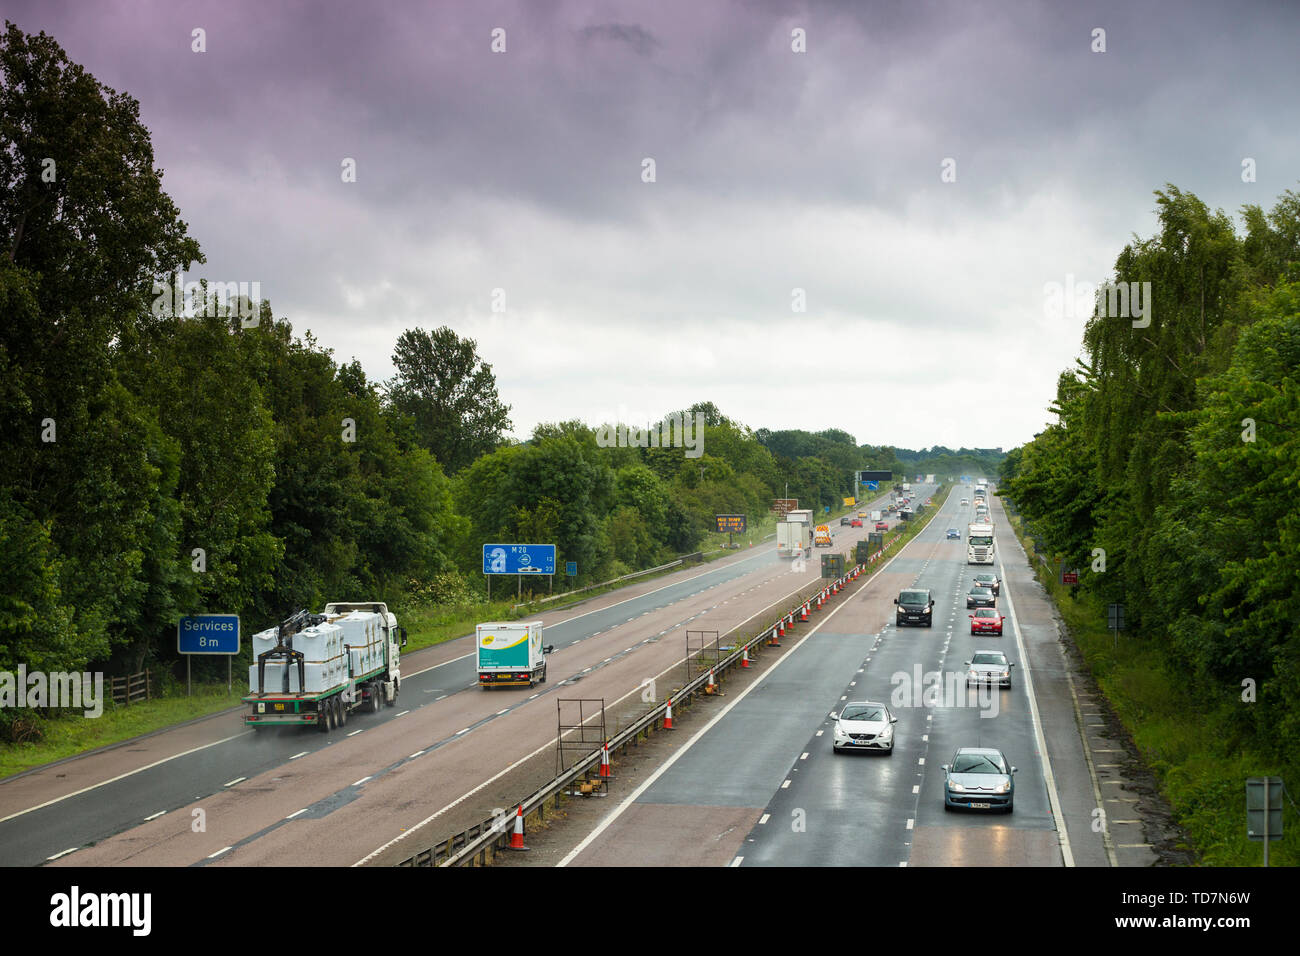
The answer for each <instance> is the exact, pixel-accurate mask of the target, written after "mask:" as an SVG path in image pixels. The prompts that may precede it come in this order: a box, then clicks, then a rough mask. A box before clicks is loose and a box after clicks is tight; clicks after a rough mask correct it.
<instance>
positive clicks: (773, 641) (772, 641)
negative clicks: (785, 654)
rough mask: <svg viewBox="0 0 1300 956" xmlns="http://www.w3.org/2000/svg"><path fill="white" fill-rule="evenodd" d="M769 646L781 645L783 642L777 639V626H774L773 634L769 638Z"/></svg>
mask: <svg viewBox="0 0 1300 956" xmlns="http://www.w3.org/2000/svg"><path fill="white" fill-rule="evenodd" d="M767 646H768V647H780V646H781V642H780V641H778V640H777V639H776V628H772V636H771V637H769V638H768V639H767Z"/></svg>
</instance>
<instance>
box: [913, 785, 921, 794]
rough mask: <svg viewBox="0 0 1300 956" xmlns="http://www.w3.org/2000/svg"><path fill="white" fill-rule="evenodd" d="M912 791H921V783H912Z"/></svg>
mask: <svg viewBox="0 0 1300 956" xmlns="http://www.w3.org/2000/svg"><path fill="white" fill-rule="evenodd" d="M912 792H913V793H920V792H921V785H920V784H919V783H914V784H912Z"/></svg>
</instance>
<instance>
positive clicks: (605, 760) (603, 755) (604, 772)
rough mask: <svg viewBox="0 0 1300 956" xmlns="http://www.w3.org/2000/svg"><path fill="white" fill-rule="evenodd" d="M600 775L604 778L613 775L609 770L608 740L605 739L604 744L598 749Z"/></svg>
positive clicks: (606, 778)
mask: <svg viewBox="0 0 1300 956" xmlns="http://www.w3.org/2000/svg"><path fill="white" fill-rule="evenodd" d="M600 776H601V778H602V779H605V780H608V779H609V778H610V777H611V776H613V774H611V773H610V772H609V741H608V740H607V741H605V745H604V746H603V747H602V748H601V750H600Z"/></svg>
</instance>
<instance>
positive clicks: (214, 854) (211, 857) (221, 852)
mask: <svg viewBox="0 0 1300 956" xmlns="http://www.w3.org/2000/svg"><path fill="white" fill-rule="evenodd" d="M233 849H234V847H230V846H226V847H222V848H221V849H220V850H218V851H217V852H216V853H209V854H208V859H209V860H215V859H216V858H217V857H219V856H221V854H223V853H225V852H226V851H227V850H233Z"/></svg>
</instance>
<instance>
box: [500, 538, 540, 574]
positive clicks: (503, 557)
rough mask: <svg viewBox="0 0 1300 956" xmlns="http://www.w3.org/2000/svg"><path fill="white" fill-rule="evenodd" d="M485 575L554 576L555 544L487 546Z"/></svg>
mask: <svg viewBox="0 0 1300 956" xmlns="http://www.w3.org/2000/svg"><path fill="white" fill-rule="evenodd" d="M483 573H484V574H554V573H555V545H553V544H485V545H483Z"/></svg>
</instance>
